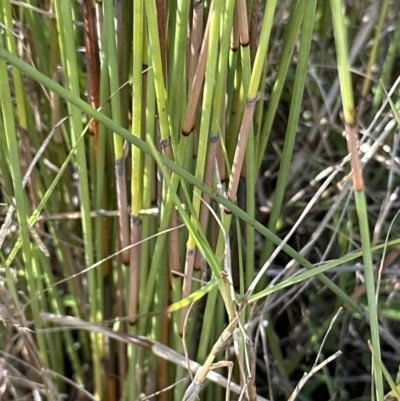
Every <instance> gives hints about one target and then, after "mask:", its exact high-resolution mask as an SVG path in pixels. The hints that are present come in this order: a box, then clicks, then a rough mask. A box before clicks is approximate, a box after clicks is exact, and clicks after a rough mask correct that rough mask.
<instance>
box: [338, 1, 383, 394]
mask: <svg viewBox="0 0 400 401" xmlns="http://www.w3.org/2000/svg"><path fill="white" fill-rule="evenodd" d="M331 9H332V22H333V29H334V34H335V47H336V54H337V64H338V72H339V81H340V91H341V95H342V103H343V117H344V125H345V130H346V135H347V147H348V150H349V154H350V155H351V168H352V178H353V188H354V198H355V203H356V210H357V217H358V223H359V229H360V235H361V245H362V250H363V260H364V272H365V281H366V287H367V299H368V312H369V320H370V329H371V342H372V347H373V348H374V350H375V351H376V356H377V359H378V360H381V347H380V340H379V323H378V311H377V298H376V297H377V296H378V295H377V294H375V277H374V268H373V262H372V254H371V242H370V234H369V225H368V211H367V205H366V200H365V188H364V180H363V176H362V171H361V163H360V158H359V155H358V149H357V136H358V123H357V120H356V118H355V111H354V96H353V87H352V81H351V74H350V68H349V60H348V49H347V35H346V27H345V21H344V19H345V17H344V15H343V11H342V10H343V2H342V1H341V0H331ZM372 366H373V373H374V378H375V392H376V399H377V401H382V400H383V378H382V369H381V367H380V366H379V364H377V363H375V362H374V360H373V362H372Z"/></svg>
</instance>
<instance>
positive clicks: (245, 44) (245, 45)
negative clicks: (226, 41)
mask: <svg viewBox="0 0 400 401" xmlns="http://www.w3.org/2000/svg"><path fill="white" fill-rule="evenodd" d="M249 44H250V42H246V43H240V46H242V47H247V46H248V45H249Z"/></svg>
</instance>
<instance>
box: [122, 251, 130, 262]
mask: <svg viewBox="0 0 400 401" xmlns="http://www.w3.org/2000/svg"><path fill="white" fill-rule="evenodd" d="M122 263H123V264H124V265H129V263H130V252H129V251H124V252H122Z"/></svg>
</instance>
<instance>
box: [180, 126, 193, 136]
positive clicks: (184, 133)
mask: <svg viewBox="0 0 400 401" xmlns="http://www.w3.org/2000/svg"><path fill="white" fill-rule="evenodd" d="M193 129H194V127H192V128H191V129H190V130H186V129H183V130H182V135H183V136H189V135H190V133H191V132H192V131H193Z"/></svg>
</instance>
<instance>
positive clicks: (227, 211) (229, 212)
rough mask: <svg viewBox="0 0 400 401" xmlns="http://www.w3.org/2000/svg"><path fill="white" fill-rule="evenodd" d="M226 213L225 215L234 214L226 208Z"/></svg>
mask: <svg viewBox="0 0 400 401" xmlns="http://www.w3.org/2000/svg"><path fill="white" fill-rule="evenodd" d="M224 212H225V214H232V211H231V210H229V209H227V208H226V207H224Z"/></svg>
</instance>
